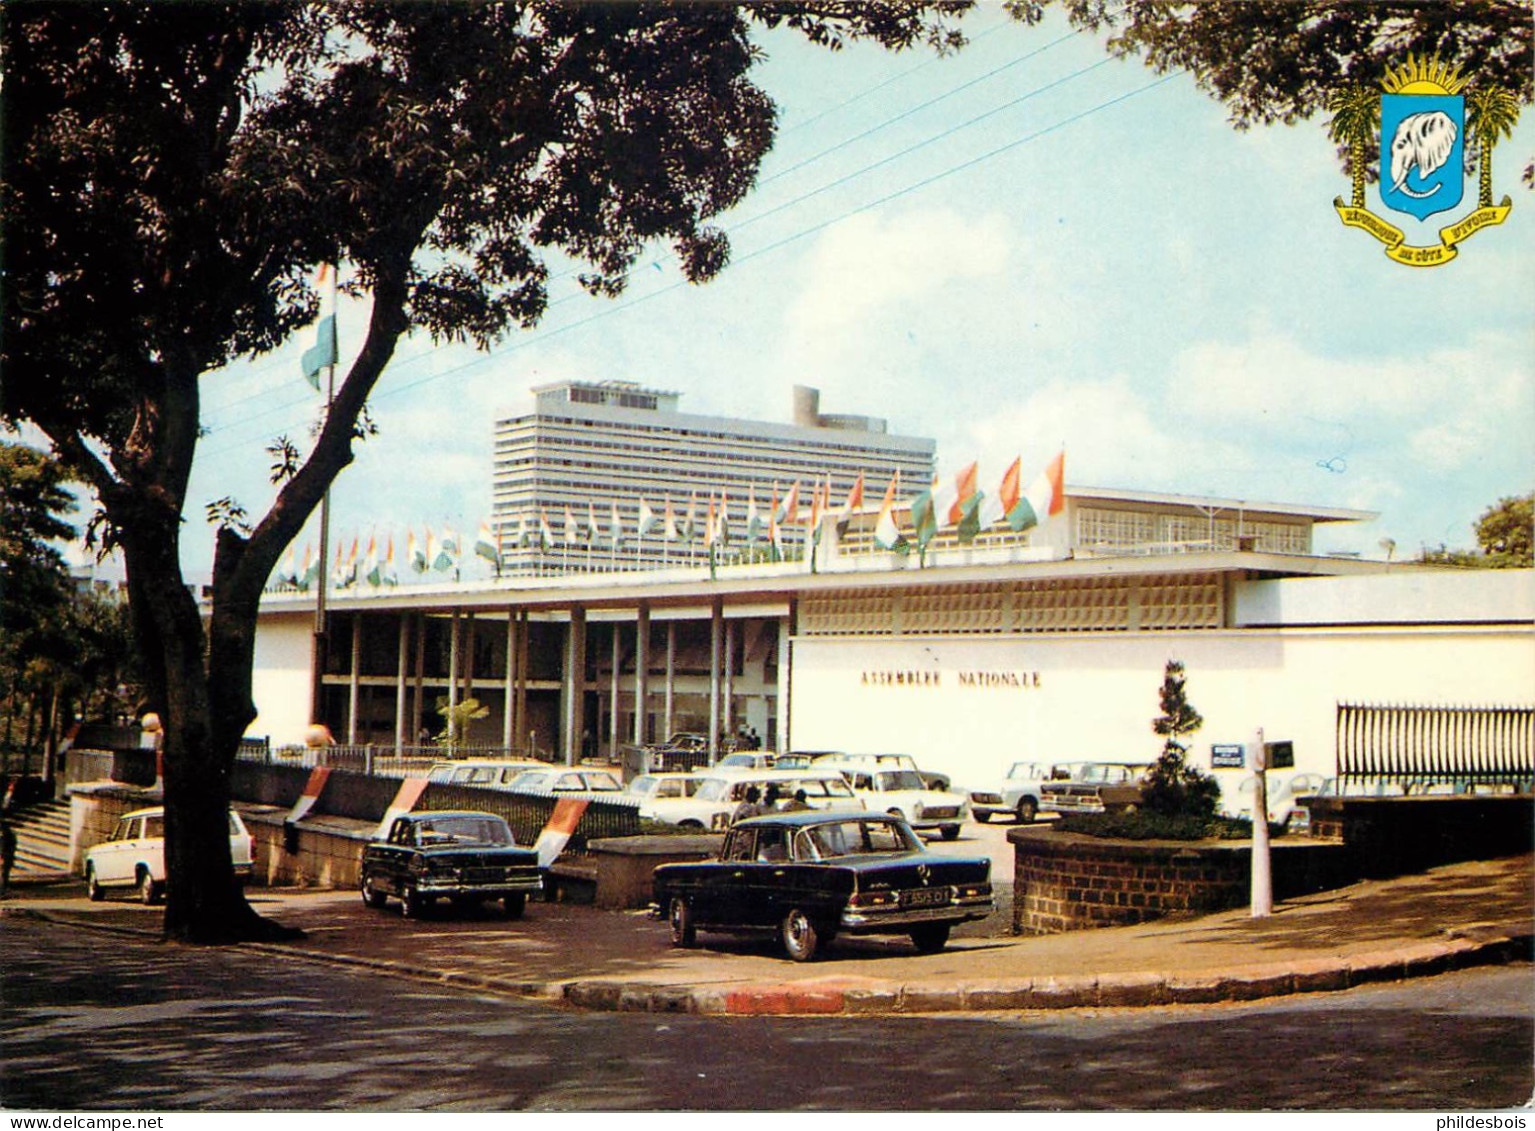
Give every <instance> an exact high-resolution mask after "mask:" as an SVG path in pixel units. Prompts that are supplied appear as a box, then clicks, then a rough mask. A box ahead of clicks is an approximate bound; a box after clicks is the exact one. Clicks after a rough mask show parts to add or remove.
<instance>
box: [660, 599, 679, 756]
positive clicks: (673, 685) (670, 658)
mask: <svg viewBox="0 0 1535 1131" xmlns="http://www.w3.org/2000/svg"><path fill="white" fill-rule="evenodd" d="M676 705H677V622H676V621H674V620H669V621H667V622H666V709H665V716H666V723H665V725H664V726H663V727H662V728H661V741H662V742H665V741H666V740H667V739H668V738H670V737H671V736H672V735H673V734H675V733H676V730H677V726H676V723H677V711H676Z"/></svg>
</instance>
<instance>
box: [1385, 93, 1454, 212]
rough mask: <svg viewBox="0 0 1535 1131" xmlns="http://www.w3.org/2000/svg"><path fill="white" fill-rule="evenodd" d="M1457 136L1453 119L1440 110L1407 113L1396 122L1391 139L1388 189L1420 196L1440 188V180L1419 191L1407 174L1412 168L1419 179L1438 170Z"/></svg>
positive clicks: (1427, 176)
mask: <svg viewBox="0 0 1535 1131" xmlns="http://www.w3.org/2000/svg"><path fill="white" fill-rule="evenodd" d="M1457 136H1458V131H1457V130H1456V128H1455V120H1454V119H1453V118H1451V117H1450V116H1449V115H1448V114H1446V113H1445V112H1444V111H1443V110H1425V111H1423V112H1421V113H1418V114H1409V115H1407V116H1406V117H1405V118H1403V119H1402V120H1401V121H1400V122H1398V123H1397V127H1396V134H1395V135H1394V136H1393V137H1392V139H1391V189H1392V191H1393V192H1400V193H1403V194H1405V195H1407V196H1411V197H1417V198H1418V199H1420V200H1421V199H1423V198H1425V197H1430V196H1433V195H1434V194H1435V193H1436V192H1438V191H1439V190H1440V189H1441V188H1443V187H1444V183H1443V182H1442V181H1441V182H1439V183H1437V184H1435V185H1434V186H1433V187H1432V188H1430V189H1428V190H1427V191H1419V190H1417V189H1414V188H1413V187H1412V186H1411V185H1409V184H1408V183H1407V178H1408V177H1409V176H1410V175H1411V173H1412V171H1413V170H1414V169H1416V170H1417V171H1418V179H1419V180H1420V181H1423V180H1427V179H1428V178H1429V177H1430V176H1432V175H1433V174H1434V173H1435V172H1436V171H1438V170H1439V169H1440V168H1441V167H1442V166H1443V165H1444V163H1445V162H1446V161H1447V160H1449V157H1450V154H1451V152H1453V150H1454V148H1455V139H1456V137H1457Z"/></svg>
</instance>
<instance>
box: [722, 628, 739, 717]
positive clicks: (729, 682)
mask: <svg viewBox="0 0 1535 1131" xmlns="http://www.w3.org/2000/svg"><path fill="white" fill-rule="evenodd" d="M735 691H736V622H735V621H733V620H727V621H726V622H725V687H724V695H723V702H722V703H721V706H720V719H721V731H722V733H723V734H725V735H726V736H727V737H728V736H732V735H734V734H735V732H736V719H735V716H736V709H735V701H736V696H735Z"/></svg>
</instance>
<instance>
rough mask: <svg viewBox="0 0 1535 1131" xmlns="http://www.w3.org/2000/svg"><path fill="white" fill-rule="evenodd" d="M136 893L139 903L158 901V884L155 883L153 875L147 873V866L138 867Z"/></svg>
mask: <svg viewBox="0 0 1535 1131" xmlns="http://www.w3.org/2000/svg"><path fill="white" fill-rule="evenodd" d="M138 894H139V902H140V903H143V904H155V903H159V902H160V885H159V884H157V883H155V881H154V877H152V876H151V875H150V874H149V869H148V868H140V869H139V883H138Z"/></svg>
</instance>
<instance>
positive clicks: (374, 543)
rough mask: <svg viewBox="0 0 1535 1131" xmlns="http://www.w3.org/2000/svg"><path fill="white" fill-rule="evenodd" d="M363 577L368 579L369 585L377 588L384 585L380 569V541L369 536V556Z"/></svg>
mask: <svg viewBox="0 0 1535 1131" xmlns="http://www.w3.org/2000/svg"><path fill="white" fill-rule="evenodd" d="M363 576H364V577H366V578H367V579H368V584H369V585H372V586H375V587H377V586H378V585H381V584H383V580H384V577H383V574H381V573H380V572H379V568H378V539H377V538H376V537H375V536H374V535H372V534H369V535H368V556H367V557H366V558H365V559H364V564H363Z"/></svg>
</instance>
